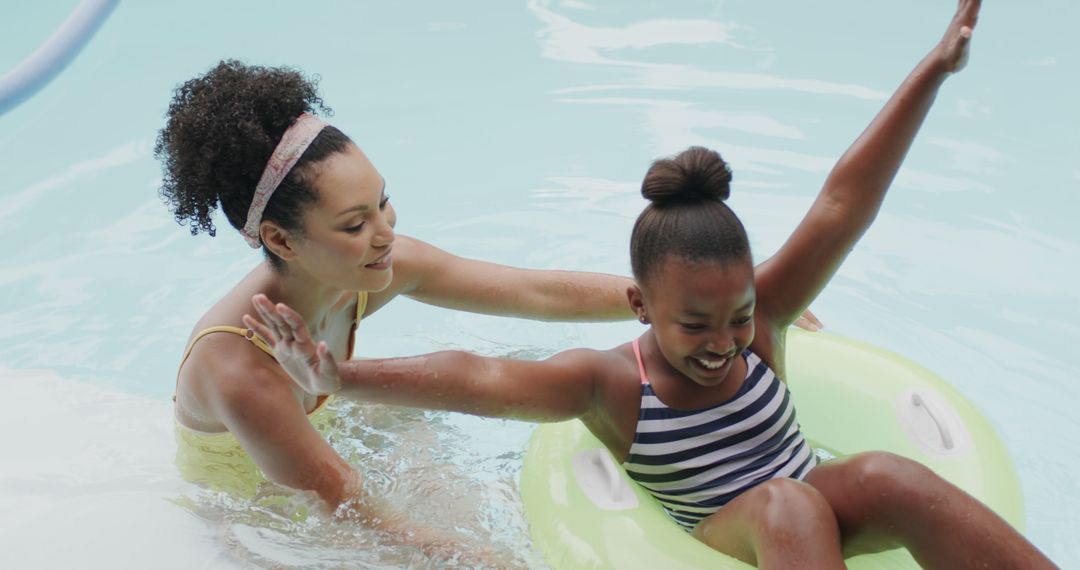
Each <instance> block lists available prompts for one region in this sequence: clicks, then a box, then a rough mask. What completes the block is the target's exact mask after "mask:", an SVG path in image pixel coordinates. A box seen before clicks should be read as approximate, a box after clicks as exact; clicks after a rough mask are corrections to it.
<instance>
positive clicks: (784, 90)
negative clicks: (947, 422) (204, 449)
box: [0, 0, 1080, 568]
mask: <svg viewBox="0 0 1080 570" xmlns="http://www.w3.org/2000/svg"><path fill="white" fill-rule="evenodd" d="M75 4H76V2H74V1H73V0H65V1H58V2H50V3H34V4H31V3H13V2H8V3H6V4H5V5H4V8H5V9H4V12H5V17H4V18H0V73H3V72H5V71H6V70H8V69H11V68H13V67H14V66H15V65H17V64H18V63H19V62H20V61H22V60H23V58H25V57H26V56H28V55H29V54H30V53H31V52H33V51H34V50H35V49H36V48H37V47H38V46H39V45H40V44H41V42H43V41H44V40H45V39H46V38H47V37H48V36H49V35H50V34H51V33H52V31H53V30H54V29H55V27H56V26H57V25H58V24H59V23H60V22H62V21H63V20H64V18H65V17H66V16H67V14H68V13H69V12H70V11H71V9H72V8H73V7H74V6H75ZM953 7H954V4H953V3H951V2H948V1H945V0H933V1H931V0H912V1H909V2H905V3H903V4H902V5H901V4H899V3H894V2H882V1H872V2H864V1H856V0H842V1H838V2H831V3H784V4H782V5H781V4H778V3H761V2H753V1H751V0H732V1H709V2H706V1H689V2H681V3H677V5H671V4H670V3H660V2H614V1H608V2H585V1H576V0H566V1H549V2H545V1H530V2H503V1H496V0H488V1H478V2H469V3H444V2H421V3H407V4H406V3H391V2H345V1H338V2H312V3H306V4H304V5H303V7H302V8H301V7H300V5H285V4H279V3H266V2H254V1H244V2H229V3H213V2H205V1H194V2H185V3H170V4H166V3H158V2H121V3H120V4H119V5H118V7H117V8H116V9H115V11H114V12H113V13H112V15H111V16H110V17H109V19H108V20H107V21H106V22H105V24H104V25H103V26H102V28H101V29H100V30H99V32H98V33H97V34H96V36H95V37H94V38H93V40H92V41H91V42H90V43H89V44H88V46H87V47H86V48H85V49H84V50H83V52H82V53H81V54H80V55H79V57H78V58H76V59H75V60H74V62H73V63H72V64H71V65H70V66H69V67H68V68H67V69H66V70H65V71H64V72H63V73H62V74H60V75H59V76H58V77H57V78H56V79H55V80H54V81H52V82H51V83H49V84H48V85H46V86H45V87H44V88H43V89H42V90H41V91H40V92H38V93H37V94H36V95H34V96H33V97H32V98H31V99H29V100H28V101H26V102H25V103H23V104H22V105H20V106H19V107H17V108H15V109H14V110H12V111H10V112H8V113H7V114H5V115H2V116H0V238H2V239H3V243H4V244H5V247H3V249H2V253H0V291H2V294H0V340H2V341H3V342H0V399H2V400H3V401H4V402H5V404H4V406H5V410H6V411H5V413H4V414H3V415H2V416H0V429H2V430H3V431H2V432H0V454H2V455H0V457H3V460H2V461H0V512H2V513H3V514H0V553H3V554H0V556H2V557H6V558H8V559H9V560H10V561H12V562H13V564H8V563H5V564H3V565H4V566H10V567H63V566H71V565H78V566H86V565H88V564H91V565H95V566H103V567H104V566H108V567H132V568H135V567H140V568H141V567H156V568H161V567H170V568H173V567H175V568H191V567H223V568H232V567H245V566H250V565H256V566H274V565H284V566H304V565H311V566H319V565H322V566H335V565H338V566H340V565H345V566H355V567H370V568H379V567H400V566H408V567H427V566H429V565H433V564H436V563H435V562H432V561H430V560H426V559H424V558H423V557H419V556H418V555H416V554H415V553H410V552H407V551H403V550H401V549H395V548H394V547H392V546H387V545H383V544H381V543H379V542H378V538H377V537H371V536H368V535H366V534H365V533H363V532H362V531H359V530H356V529H354V528H350V527H349V526H348V525H344V524H340V523H328V522H327V523H320V524H323V526H319V524H314V525H311V524H309V525H306V526H305V525H303V524H294V523H292V522H290V521H288V520H285V519H282V518H281V517H280V516H279V515H278V514H275V513H273V512H260V511H258V510H257V509H255V508H253V507H252V506H251V505H246V504H238V503H236V502H230V500H229V499H228V498H227V497H217V496H212V495H209V494H205V493H201V492H199V491H198V490H195V489H192V488H191V487H190V486H187V485H186V484H183V483H182V482H180V481H179V480H178V478H177V476H176V474H175V472H174V470H173V469H172V466H171V463H170V462H171V457H172V450H173V447H172V446H173V443H172V435H171V421H172V420H171V407H170V404H169V397H170V396H171V394H172V387H173V382H174V380H175V370H176V365H177V362H178V359H179V356H180V352H181V351H182V349H183V344H184V341H185V339H186V338H187V335H188V333H189V332H190V329H191V327H192V325H193V324H194V322H195V320H196V319H197V318H198V317H199V316H200V315H201V314H202V312H203V311H204V310H205V309H206V308H207V307H208V306H209V305H210V304H211V303H212V302H213V301H214V300H216V299H217V298H218V297H219V296H220V295H221V294H223V293H224V292H225V291H226V290H228V288H230V287H231V286H232V285H233V284H234V283H235V282H236V281H237V280H238V279H239V278H240V277H241V276H242V275H244V274H245V273H246V272H247V271H248V270H250V268H251V267H252V266H253V265H254V264H256V263H258V261H259V256H258V253H256V252H253V251H252V250H250V249H249V248H248V247H247V246H246V244H245V243H244V242H243V240H242V239H241V238H240V237H239V236H238V235H236V234H234V233H233V232H231V231H230V230H229V229H228V227H227V224H226V223H225V222H224V220H222V222H221V223H219V224H218V225H219V228H221V232H220V234H219V235H218V237H217V238H209V237H207V236H205V235H201V236H199V237H191V236H190V235H188V232H187V230H186V229H184V228H181V227H179V226H177V225H176V224H175V222H174V221H173V220H172V217H171V214H170V213H169V212H168V211H167V209H166V208H165V206H164V205H162V203H161V202H160V200H159V199H158V197H157V187H158V182H159V177H160V167H159V165H158V163H157V162H156V161H155V160H154V159H153V156H152V152H151V149H152V146H153V142H154V138H155V136H156V133H157V130H158V129H159V128H161V126H162V124H163V118H162V117H163V113H164V111H165V108H166V106H167V104H168V102H169V99H170V97H171V92H172V89H173V88H174V87H175V86H176V85H177V84H178V83H180V82H182V81H184V80H186V79H188V78H190V77H192V76H194V75H196V74H199V73H201V72H203V71H205V70H206V69H207V68H209V67H211V66H212V65H213V64H215V63H216V62H217V61H218V60H219V59H221V58H225V57H229V58H239V59H243V60H245V61H248V62H250V63H258V64H265V65H291V66H295V67H298V68H300V69H303V70H305V71H307V72H309V73H312V74H318V75H319V76H320V77H321V91H322V95H323V97H324V99H325V100H326V102H327V103H328V104H329V105H330V106H331V107H333V109H334V110H335V112H336V113H335V115H334V117H333V118H332V121H333V123H334V124H335V125H337V126H338V127H339V128H341V129H342V130H343V131H344V132H346V133H347V134H349V135H350V136H352V137H353V138H354V139H355V140H356V141H357V142H358V144H359V145H360V146H361V147H362V148H364V150H365V152H367V154H368V155H369V156H370V157H371V158H372V160H373V162H374V163H375V164H376V166H377V167H378V168H379V169H380V171H381V172H382V174H383V175H384V176H385V177H386V179H387V181H388V192H389V193H390V194H391V195H392V197H393V200H394V204H395V207H396V208H397V211H398V215H399V226H398V230H399V231H400V232H401V233H404V234H408V235H412V236H415V237H419V238H421V239H425V240H428V241H431V242H432V243H435V244H436V245H438V246H440V247H442V248H445V249H447V250H450V251H452V252H454V253H457V254H460V255H465V256H471V257H478V258H483V259H488V260H492V261H498V262H504V263H511V264H516V265H522V266H528V267H537V268H559V269H581V270H594V271H606V272H611V273H619V274H626V273H628V271H629V267H628V255H627V245H626V244H627V242H628V237H629V230H630V227H631V224H632V222H633V219H634V217H635V216H636V215H637V212H638V211H639V210H640V209H641V207H642V206H643V202H642V200H641V198H640V197H639V195H638V194H637V187H638V184H639V182H640V178H641V176H642V175H643V173H644V172H645V170H646V168H647V167H648V165H649V163H650V161H651V160H652V159H653V158H655V157H657V156H661V155H667V154H673V153H675V152H678V151H679V150H682V149H683V148H685V147H687V146H689V145H691V144H702V145H707V146H711V147H715V148H717V149H718V150H720V151H721V152H722V153H723V154H724V156H725V158H727V159H728V160H729V161H730V162H731V164H732V166H733V169H734V172H735V185H734V190H733V198H732V205H733V207H734V208H735V209H736V211H737V212H738V213H739V214H740V215H741V216H742V218H743V220H744V221H745V223H746V225H747V227H748V229H749V231H750V234H751V239H752V242H753V247H754V248H755V252H756V256H757V257H758V258H759V259H764V258H765V257H767V256H768V255H769V254H770V253H771V252H772V251H774V250H775V249H776V248H777V247H778V246H779V245H780V244H781V243H782V240H783V239H784V238H785V237H786V236H787V234H788V232H790V230H791V229H792V228H793V227H794V224H795V223H796V222H797V221H798V220H799V219H800V217H801V215H802V214H803V213H804V212H805V210H806V208H807V207H808V206H809V204H810V201H811V200H812V198H813V197H814V195H815V193H816V192H817V190H818V189H819V188H820V185H821V183H822V182H823V180H824V177H825V175H826V174H827V172H828V170H829V168H830V167H831V166H832V164H833V162H834V161H835V160H836V158H838V157H839V155H840V154H841V153H842V152H843V150H844V149H845V148H846V147H847V145H848V144H849V143H850V142H851V141H852V140H854V138H855V137H856V136H857V135H858V134H859V132H860V131H861V129H862V127H864V126H865V125H866V123H867V122H868V121H869V120H870V119H871V117H873V115H874V113H875V112H876V111H877V110H878V109H879V108H880V106H881V105H882V103H883V102H884V98H885V97H887V96H888V94H889V93H890V92H891V91H892V89H894V88H895V86H896V85H897V84H898V83H899V82H900V80H901V79H902V78H903V77H904V76H905V75H906V73H907V72H908V71H909V70H910V69H911V67H913V66H914V64H915V63H916V61H917V60H918V59H919V58H920V57H921V56H922V55H923V54H925V53H926V52H927V51H928V50H929V49H930V47H931V46H932V45H933V44H934V42H936V41H937V39H938V38H939V37H940V34H941V32H942V31H943V30H944V28H945V25H946V23H947V21H948V19H949V17H950V15H951V12H952V9H953ZM1078 20H1080V7H1078V5H1077V4H1076V3H1073V2H1069V1H1067V0H1045V1H1042V2H1036V3H1030V4H1028V3H1024V4H1022V3H1018V2H988V3H987V5H986V6H985V7H984V9H983V14H982V18H981V20H980V23H979V27H978V28H977V30H976V34H975V40H974V45H973V57H972V62H971V64H970V65H969V68H968V69H967V70H965V71H964V72H963V73H961V74H960V75H958V76H956V77H954V78H951V79H950V80H949V81H948V83H947V84H946V85H945V87H944V88H943V89H942V91H941V94H940V96H939V98H938V101H937V103H936V106H935V108H934V110H933V111H932V113H931V115H930V117H929V119H928V120H927V122H926V124H925V126H924V128H923V130H922V132H921V134H920V136H919V139H918V140H917V141H916V143H915V146H914V148H913V149H912V151H911V153H910V154H909V157H908V159H907V162H906V163H905V166H904V168H903V170H902V171H901V173H900V175H899V176H898V178H897V181H896V183H895V184H894V187H893V189H892V191H891V194H890V197H889V199H888V200H887V201H886V204H885V208H884V210H883V211H882V213H881V214H880V215H879V217H878V219H877V221H876V223H875V225H874V227H873V228H872V229H871V230H870V231H869V232H868V233H867V235H866V236H865V237H864V239H863V241H862V242H861V243H860V244H859V246H858V247H857V248H856V250H855V252H854V253H853V254H852V255H851V257H850V258H849V259H848V261H847V262H846V264H845V265H844V266H843V268H842V269H841V270H840V272H839V274H838V275H837V276H836V278H835V279H834V280H833V282H832V283H831V284H830V286H829V287H828V289H826V291H825V292H824V293H823V294H822V295H821V297H820V298H819V299H818V301H817V302H816V303H815V304H814V306H813V309H814V310H815V312H816V313H817V314H818V315H819V317H820V318H821V319H822V320H823V321H824V322H825V323H826V326H827V327H828V329H829V330H831V331H832V332H835V333H838V334H842V335H845V336H850V337H855V338H859V339H863V340H866V341H868V342H871V343H873V344H876V345H879V346H882V347H884V348H887V349H889V350H892V351H895V352H898V353H900V354H903V355H905V356H908V357H910V358H912V359H914V360H916V361H917V362H919V363H921V364H923V365H924V366H926V367H928V368H929V369H931V370H934V371H935V372H937V373H939V374H940V375H941V376H943V377H944V378H946V379H948V380H949V382H951V383H952V384H953V385H954V386H956V387H957V389H959V390H960V391H961V392H962V393H964V394H965V395H966V396H967V397H968V398H969V399H970V400H971V401H973V402H974V403H975V404H976V405H977V406H978V407H979V408H980V409H981V410H982V411H983V412H984V413H985V414H986V415H987V417H989V419H990V420H991V422H992V423H993V424H994V426H995V427H996V428H997V430H998V432H999V434H1000V435H1001V437H1002V439H1003V440H1004V441H1005V443H1006V445H1007V447H1008V448H1009V450H1010V451H1011V453H1012V455H1013V458H1014V461H1015V463H1016V468H1017V470H1018V472H1019V474H1020V478H1021V482H1022V485H1023V492H1024V496H1025V499H1026V502H1027V509H1028V525H1027V534H1028V536H1029V537H1030V538H1031V540H1032V541H1034V542H1035V543H1036V545H1038V546H1039V547H1040V548H1042V549H1043V550H1045V551H1046V552H1047V553H1049V554H1050V556H1051V557H1052V558H1053V559H1054V560H1055V561H1056V562H1058V563H1059V564H1060V565H1061V566H1063V567H1074V566H1078V565H1080V547H1078V546H1077V544H1076V543H1075V541H1074V539H1070V538H1069V537H1070V536H1075V533H1076V530H1077V528H1078V527H1080V524H1078V522H1080V514H1077V513H1078V510H1080V484H1077V477H1076V474H1075V473H1076V471H1077V470H1080V459H1078V457H1080V453H1078V452H1080V422H1078V421H1077V419H1076V413H1075V406H1076V405H1077V404H1078V403H1080V398H1078V395H1080V388H1078V382H1080V365H1078V364H1077V362H1076V361H1075V360H1073V359H1072V356H1073V355H1074V354H1075V352H1074V351H1075V350H1076V349H1075V344H1076V342H1077V340H1080V325H1078V324H1077V323H1078V321H1080V293H1078V291H1080V287H1078V285H1077V284H1078V283H1080V230H1078V229H1077V224H1076V222H1075V219H1076V212H1077V209H1078V206H1080V197H1078V196H1080V193H1078V190H1080V134H1078V128H1077V127H1078V126H1080V110H1078V108H1077V106H1076V104H1075V102H1074V101H1075V99H1076V96H1077V93H1078V92H1080V89H1078V87H1080V62H1078V56H1080V48H1078V47H1077V46H1076V45H1075V42H1072V41H1070V39H1069V38H1071V37H1072V35H1073V31H1072V28H1073V27H1074V26H1075V22H1077V21H1078ZM639 332H640V327H639V325H637V324H635V323H618V324H594V325H569V324H552V323H535V322H529V321H521V320H513V319H498V318H491V317H481V316H474V315H468V314H462V313H454V312H450V311H444V310H439V309H434V308H430V307H426V306H423V305H420V304H417V303H414V302H412V301H408V300H404V299H403V300H401V301H400V302H395V303H394V304H392V305H391V306H390V307H388V308H386V309H384V310H382V311H380V312H379V313H378V314H376V315H375V316H374V317H373V318H371V319H370V320H368V321H366V322H365V323H364V325H363V327H362V329H361V331H360V335H359V337H358V353H359V354H360V355H363V356H387V355H400V354H411V353H415V352H420V351H430V350H435V349H441V348H447V347H460V348H465V349H469V350H474V351H479V352H482V353H485V354H498V355H509V356H515V357H524V358H536V357H542V356H546V355H549V354H551V353H553V352H555V351H557V350H560V349H563V348H568V347H572V346H581V345H584V346H592V347H596V348H607V347H610V346H613V345H615V344H617V343H621V342H623V341H625V340H628V339H629V338H631V337H633V336H635V335H637V334H639ZM343 414H346V415H355V416H357V419H355V420H352V421H351V423H349V422H347V425H346V426H345V427H346V428H347V429H346V430H345V432H346V433H345V435H343V437H342V438H341V440H340V441H338V442H336V443H335V445H338V446H339V449H344V450H348V452H349V453H353V455H351V456H350V457H354V458H356V460H357V461H358V462H359V461H362V462H364V464H365V468H367V466H368V465H369V463H370V464H374V465H376V466H377V467H376V468H374V472H375V473H377V475H376V478H382V479H384V483H385V485H386V486H387V488H388V489H389V491H388V492H393V493H397V496H400V497H403V500H409V501H415V504H416V508H417V509H421V510H424V509H432V511H431V516H432V517H435V516H443V515H445V516H446V517H448V518H452V519H453V520H456V521H458V522H457V523H455V524H459V525H460V526H461V527H462V528H464V529H465V531H464V532H466V533H467V534H468V533H471V534H474V535H476V536H487V535H494V537H495V538H494V542H495V543H496V544H497V545H499V546H500V547H501V548H504V549H506V550H514V551H521V552H526V554H524V555H523V556H524V557H525V558H526V559H528V560H530V561H531V563H533V564H536V565H539V563H538V562H536V560H535V559H534V558H535V556H534V555H533V554H531V553H528V552H527V551H528V539H527V530H526V525H525V522H524V520H523V518H522V515H521V512H520V506H519V503H518V497H517V494H516V490H515V488H516V481H515V478H516V475H517V472H518V470H519V468H520V461H521V453H522V450H523V448H524V445H525V441H526V440H527V438H528V435H529V433H530V430H531V426H529V425H527V424H520V423H515V422H501V421H493V420H478V419H474V418H468V417H464V416H458V415H453V414H434V413H422V412H408V411H403V410H386V409H379V408H374V407H364V406H352V407H348V406H347V407H346V408H345V409H344V410H343ZM853 429H858V426H853ZM402 448H408V449H410V450H412V449H415V448H420V449H424V450H427V452H426V453H419V454H415V456H408V457H404V456H403V454H402V453H401V452H400V451H399V450H400V449H402ZM344 452H345V451H343V453H344ZM466 466H467V468H466ZM406 497H407V498H406ZM444 499H445V500H444ZM298 500H303V499H302V498H300V499H298ZM433 503H439V506H432V504H433ZM443 503H445V504H443ZM454 517H458V518H454ZM358 553H360V554H358Z"/></svg>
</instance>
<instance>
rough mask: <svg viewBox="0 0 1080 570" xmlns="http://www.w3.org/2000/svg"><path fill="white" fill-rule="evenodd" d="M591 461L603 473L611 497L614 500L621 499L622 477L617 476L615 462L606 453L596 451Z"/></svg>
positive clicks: (617, 470) (617, 471)
mask: <svg viewBox="0 0 1080 570" xmlns="http://www.w3.org/2000/svg"><path fill="white" fill-rule="evenodd" d="M593 461H595V462H596V464H597V467H599V468H600V471H602V472H603V473H604V478H605V479H606V480H607V488H608V489H609V490H611V498H612V499H613V500H614V501H616V502H619V501H622V488H623V486H622V485H621V483H622V478H621V477H620V476H619V469H618V468H617V467H615V462H614V461H613V460H612V459H611V456H610V455H608V454H606V453H597V454H596V455H595V456H594V459H593Z"/></svg>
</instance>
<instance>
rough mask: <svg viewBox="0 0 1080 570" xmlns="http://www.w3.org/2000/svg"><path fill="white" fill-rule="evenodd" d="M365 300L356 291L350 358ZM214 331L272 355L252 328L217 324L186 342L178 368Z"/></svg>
mask: <svg viewBox="0 0 1080 570" xmlns="http://www.w3.org/2000/svg"><path fill="white" fill-rule="evenodd" d="M367 301H368V294H367V291H360V292H359V293H357V296H356V317H354V319H353V327H352V328H353V330H352V332H350V333H349V357H350V358H351V357H352V352H353V344H354V343H355V341H356V336H355V335H356V327H358V326H359V325H360V319H361V318H362V317H363V316H364V311H365V310H366V309H367ZM216 332H227V333H232V334H238V335H240V336H242V337H244V338H246V339H248V340H249V341H251V344H254V345H255V346H256V347H258V348H259V350H261V351H263V352H265V353H266V354H269V355H270V358H273V357H274V349H272V348H270V345H269V344H267V342H266V341H265V340H263V339H262V337H260V336H259V335H257V334H255V331H254V330H252V329H247V328H242V327H234V326H229V325H218V326H215V327H209V328H205V329H203V330H201V331H199V334H197V335H195V338H193V339H191V342H189V343H188V346H187V350H185V351H184V357H183V358H181V359H180V368H183V367H184V362H187V359H188V357H189V356H191V350H192V349H194V348H195V343H196V342H199V339H201V338H202V337H204V336H206V335H208V334H212V333H216ZM179 375H180V371H179V370H177V376H178V377H179Z"/></svg>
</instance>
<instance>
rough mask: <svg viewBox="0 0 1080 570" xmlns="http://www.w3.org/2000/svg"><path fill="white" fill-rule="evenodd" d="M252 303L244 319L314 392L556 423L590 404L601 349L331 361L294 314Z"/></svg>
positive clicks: (259, 299)
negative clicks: (515, 356)
mask: <svg viewBox="0 0 1080 570" xmlns="http://www.w3.org/2000/svg"><path fill="white" fill-rule="evenodd" d="M252 303H253V304H254V305H255V309H256V311H257V312H258V314H259V317H260V318H261V319H262V320H261V322H260V321H259V320H256V319H254V318H252V317H251V316H250V315H244V323H245V324H246V325H247V326H249V327H251V328H252V329H253V330H254V331H255V332H256V333H258V335H259V336H261V337H262V338H264V339H266V341H267V342H268V343H269V344H270V346H272V347H273V349H274V356H275V358H277V359H278V362H279V363H281V366H282V368H284V369H285V371H286V372H288V373H289V375H290V376H291V377H292V378H293V380H294V381H295V382H296V383H297V384H298V385H300V387H301V388H303V389H304V391H306V392H308V393H311V394H329V393H333V392H340V393H342V394H343V395H345V396H347V397H350V398H354V399H362V400H367V401H375V402H382V403H386V404H396V405H401V406H410V407H417V408H428V409H436V410H448V411H456V412H464V413H469V414H475V415H481V416H491V417H500V418H510V419H519V420H527V421H561V420H566V419H570V418H576V417H580V416H583V415H585V414H586V413H587V412H589V411H590V410H591V409H592V406H593V403H594V401H595V399H596V398H595V397H594V392H595V389H596V385H597V378H598V375H599V373H600V372H601V371H602V370H603V369H604V366H605V359H606V358H609V357H608V356H605V354H604V353H600V352H596V351H592V350H585V349H578V350H570V351H566V352H562V353H560V354H557V355H555V356H554V357H552V358H549V359H547V360H544V361H538V362H532V361H521V360H508V359H501V358H487V357H483V356H477V355H474V354H469V353H467V352H457V351H446V352H436V353H432V354H427V355H423V356H413V357H408V358H392V359H386V360H349V361H346V362H342V363H337V362H335V361H334V358H333V356H331V355H330V352H329V350H328V349H327V347H326V343H323V342H320V343H318V344H315V343H314V342H312V339H311V336H310V334H309V333H308V330H307V327H306V326H305V325H304V321H303V319H302V318H301V317H300V315H299V314H297V313H296V311H293V310H292V309H291V308H289V307H288V306H286V305H284V304H281V303H278V304H277V305H274V304H273V303H271V302H270V300H269V299H267V298H266V296H265V295H256V296H255V297H253V298H252Z"/></svg>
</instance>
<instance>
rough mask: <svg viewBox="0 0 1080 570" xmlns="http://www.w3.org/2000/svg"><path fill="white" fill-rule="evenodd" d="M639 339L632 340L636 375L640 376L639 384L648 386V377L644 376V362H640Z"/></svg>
mask: <svg viewBox="0 0 1080 570" xmlns="http://www.w3.org/2000/svg"><path fill="white" fill-rule="evenodd" d="M640 341H641V339H639V338H635V339H634V356H635V357H636V358H637V369H638V374H639V375H640V376H641V383H642V384H648V383H649V377H648V376H646V375H645V362H644V361H643V360H641V343H640Z"/></svg>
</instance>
